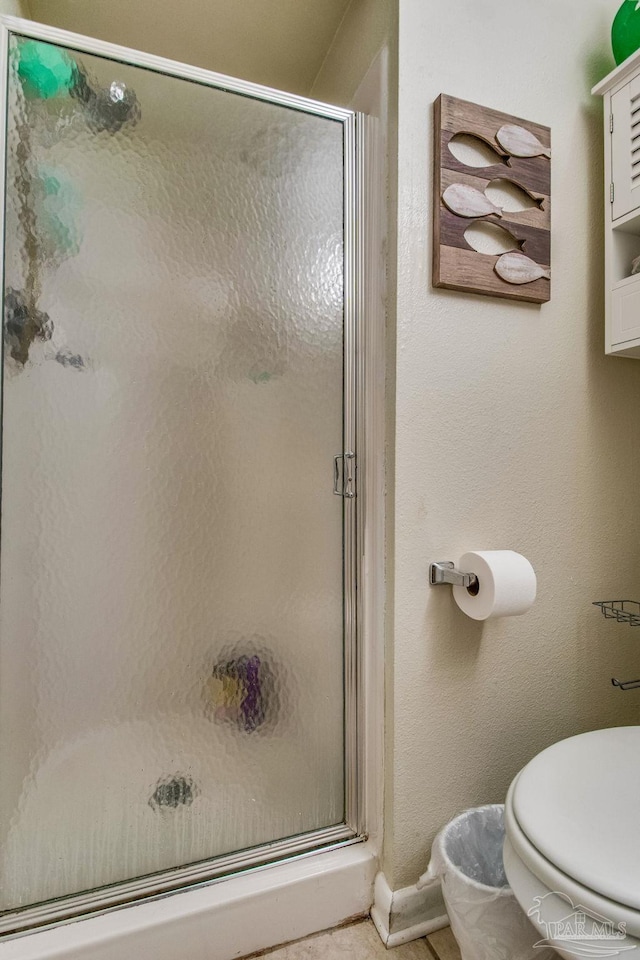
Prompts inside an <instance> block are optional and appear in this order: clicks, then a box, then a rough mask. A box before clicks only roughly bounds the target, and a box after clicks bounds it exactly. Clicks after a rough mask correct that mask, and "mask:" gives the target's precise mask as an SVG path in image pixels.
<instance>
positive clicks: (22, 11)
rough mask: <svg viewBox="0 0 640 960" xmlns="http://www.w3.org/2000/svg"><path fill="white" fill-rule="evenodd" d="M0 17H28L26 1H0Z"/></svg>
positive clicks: (28, 11) (29, 14)
mask: <svg viewBox="0 0 640 960" xmlns="http://www.w3.org/2000/svg"><path fill="white" fill-rule="evenodd" d="M0 16H6V17H27V18H28V17H30V16H31V13H30V10H29V4H28V3H27V0H0Z"/></svg>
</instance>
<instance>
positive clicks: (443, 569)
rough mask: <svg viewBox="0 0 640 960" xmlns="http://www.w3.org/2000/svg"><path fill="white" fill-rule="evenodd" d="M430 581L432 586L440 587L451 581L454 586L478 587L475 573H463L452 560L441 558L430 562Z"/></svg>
mask: <svg viewBox="0 0 640 960" xmlns="http://www.w3.org/2000/svg"><path fill="white" fill-rule="evenodd" d="M429 583H430V584H431V586H432V587H439V586H440V584H441V583H450V584H453V586H454V587H466V588H467V590H474V589H477V586H478V578H477V577H476V575H475V573H462V571H461V570H456V565H455V563H452V562H451V560H439V561H438V562H437V563H431V564H429Z"/></svg>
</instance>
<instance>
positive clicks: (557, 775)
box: [504, 727, 640, 960]
mask: <svg viewBox="0 0 640 960" xmlns="http://www.w3.org/2000/svg"><path fill="white" fill-rule="evenodd" d="M638 746H640V727H635V728H629V727H627V728H618V729H612V730H611V731H594V732H593V733H592V734H582V735H580V736H578V737H573V738H571V739H570V740H566V741H562V742H561V743H560V744H555V745H554V746H553V747H551V748H549V749H548V750H545V751H543V752H542V753H541V754H539V755H538V756H537V757H535V758H534V759H533V760H532V761H531V762H530V763H529V764H528V765H527V766H526V767H525V768H524V770H522V771H521V773H520V774H519V775H518V776H517V777H516V778H515V780H514V781H513V783H512V784H511V787H510V789H509V793H508V796H507V800H506V804H505V829H506V836H507V839H506V841H505V849H504V863H505V871H506V875H507V879H508V880H509V884H510V885H511V888H512V890H513V892H514V894H515V896H516V899H517V900H518V902H519V903H520V905H521V906H522V908H523V909H524V910H525V912H526V913H528V914H529V916H530V919H531V920H532V922H533V923H534V925H535V926H536V927H538V929H539V930H540V932H541V939H543V938H545V937H546V936H547V929H548V927H547V923H546V922H545V921H548V920H550V919H552V920H561V919H563V918H566V917H568V916H569V915H571V914H572V911H573V912H574V913H576V914H577V913H578V912H580V911H579V908H584V912H585V913H586V915H587V916H588V917H591V916H595V917H597V918H606V920H607V921H609V922H610V923H611V924H613V925H614V926H615V928H616V929H617V926H618V925H622V924H624V927H623V928H622V929H623V930H626V934H627V936H626V938H625V939H624V941H620V949H619V950H613V951H612V954H611V955H613V953H619V954H620V955H626V956H627V958H628V960H640V909H638V907H637V903H638V892H639V891H638V883H637V878H638V876H639V874H638V869H639V868H638V866H637V864H638V861H639V860H640V851H637V850H636V848H637V845H638V844H637V831H638V818H637V816H636V815H635V810H634V805H635V803H636V801H637V793H636V791H635V789H634V787H635V785H636V784H635V781H637V779H638V776H639V772H638V771H640V764H638V762H637V759H636V758H637V756H638V750H637V749H635V748H636V747H638ZM622 756H624V763H621V758H622ZM585 757H589V759H593V764H592V765H585V762H584V758H585ZM599 759H601V760H602V763H601V764H600V765H599V764H598V760H599ZM603 772H604V773H605V774H607V773H608V776H605V777H604V778H602V777H601V774H602V773H603ZM616 774H617V775H616ZM599 777H600V779H598V778H599ZM605 785H606V787H607V788H608V790H609V793H607V791H606V789H604V787H605ZM622 787H624V793H622V792H620V790H621V788H622ZM591 788H593V789H592V790H591ZM616 791H617V792H616ZM636 852H637V853H638V858H636V856H635V855H636ZM556 856H557V862H554V858H555V857H556ZM596 888H599V889H596ZM611 890H614V891H615V892H616V893H617V892H618V891H619V894H620V899H621V900H623V901H624V902H620V901H619V900H618V899H617V897H616V896H607V892H608V891H611ZM540 901H542V902H543V904H544V910H542V911H541V910H538V911H536V904H539V902H540ZM543 913H544V916H543V915H542V914H543ZM577 943H578V941H577V940H576V941H575V942H574V943H569V942H566V941H565V940H563V939H560V940H559V941H558V942H556V941H553V946H554V949H556V950H557V951H558V952H559V953H561V955H562V956H564V957H566V958H570V960H573V958H576V957H579V956H585V955H587V954H590V955H592V956H595V955H596V954H595V953H593V950H594V947H596V949H597V944H594V942H593V938H592V939H591V940H590V939H589V938H588V937H587V938H585V940H584V941H580V943H581V948H580V949H578V947H577V946H576V944H577ZM617 946H618V944H617V943H616V942H614V943H613V947H614V948H615V947H617ZM604 955H606V954H601V956H604Z"/></svg>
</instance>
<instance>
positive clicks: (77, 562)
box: [0, 25, 354, 912]
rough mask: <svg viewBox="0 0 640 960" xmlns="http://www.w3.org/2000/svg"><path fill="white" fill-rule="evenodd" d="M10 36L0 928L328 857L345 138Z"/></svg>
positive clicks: (239, 94)
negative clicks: (58, 911)
mask: <svg viewBox="0 0 640 960" xmlns="http://www.w3.org/2000/svg"><path fill="white" fill-rule="evenodd" d="M24 26H25V30H24V33H18V32H14V33H10V34H9V37H8V58H7V65H6V69H7V88H6V115H7V138H6V151H5V159H6V190H5V249H4V364H3V386H2V403H3V407H2V536H1V550H0V560H1V570H2V573H1V577H0V771H1V774H2V775H1V776H0V880H1V884H0V886H1V890H2V894H1V896H2V902H1V903H0V909H1V910H3V911H9V912H12V911H16V910H20V909H22V908H25V907H28V906H30V905H34V904H42V903H43V902H46V901H51V900H52V899H54V898H65V897H70V896H74V895H79V894H81V892H82V891H88V890H95V889H96V888H100V887H106V886H107V885H113V884H123V883H126V882H131V881H134V880H135V878H142V877H146V876H148V875H152V874H153V875H156V876H159V877H162V874H163V872H166V871H175V868H177V867H184V866H186V865H194V864H196V865H197V864H202V863H203V862H207V863H209V864H211V863H213V864H214V867H215V864H216V863H219V862H220V861H219V860H218V859H216V858H220V857H226V858H227V859H226V860H225V861H224V863H227V869H230V870H231V869H233V868H234V864H237V863H238V862H239V861H238V860H237V859H234V858H237V856H241V857H244V861H243V862H250V861H251V858H252V857H254V858H255V859H256V860H257V861H259V860H260V858H261V857H262V858H263V859H264V857H266V855H267V854H266V852H264V851H261V848H263V847H264V846H265V845H268V844H272V843H274V842H277V841H285V840H286V838H292V837H297V838H299V837H300V836H301V835H303V839H302V841H301V845H302V846H304V845H305V844H306V846H307V847H309V846H313V845H314V844H315V845H317V844H318V843H320V842H328V841H329V840H330V839H339V838H340V837H343V838H344V837H347V836H349V835H352V834H353V831H350V829H349V828H348V827H346V826H345V820H346V815H345V738H346V739H348V738H349V736H350V733H349V730H347V729H345V721H344V717H345V623H344V610H345V603H346V606H347V610H349V609H350V603H351V600H350V596H351V591H352V589H353V584H352V582H351V580H350V572H349V571H350V561H349V557H350V556H351V553H352V545H351V539H352V536H353V526H354V518H353V514H352V511H353V509H354V506H353V502H352V501H351V500H349V499H344V498H343V497H342V496H335V495H334V490H333V486H332V481H333V476H332V470H333V458H334V457H335V456H336V454H339V453H340V452H341V451H343V450H348V449H349V448H350V447H352V446H353V430H352V426H351V423H350V419H349V418H347V419H346V421H345V417H344V398H345V393H344V385H345V383H346V385H347V393H348V392H349V390H350V389H351V386H350V384H351V383H352V380H351V376H352V375H351V372H350V363H351V361H350V359H349V358H350V357H351V356H352V351H353V343H352V342H351V340H350V338H351V337H352V334H351V330H350V323H349V322H347V323H346V325H345V308H344V304H345V267H344V264H345V229H347V230H348V229H349V227H348V224H349V222H350V218H351V217H352V210H351V209H349V207H348V204H349V202H350V200H349V197H350V196H351V194H350V188H349V185H348V183H347V189H346V196H347V201H348V203H347V206H345V156H346V158H347V167H348V166H349V163H350V160H349V151H350V150H351V149H352V141H351V140H350V137H351V136H352V134H351V132H350V131H351V130H352V124H353V115H352V114H350V113H349V111H339V110H332V109H331V108H326V110H325V109H323V108H321V107H319V106H318V105H312V104H310V103H309V102H307V101H302V100H298V99H297V98H294V97H286V96H285V95H279V94H275V93H274V92H270V91H265V90H261V89H260V88H254V87H252V86H251V85H249V84H239V83H236V82H234V81H227V82H225V83H222V81H221V80H220V78H216V77H214V76H213V75H208V74H205V73H204V72H203V71H195V70H189V71H188V70H187V68H184V71H185V72H187V73H188V79H185V78H184V77H183V76H180V69H179V68H178V67H174V66H172V65H166V64H163V62H161V61H159V60H156V59H155V58H150V57H143V56H142V55H140V56H139V57H138V59H139V60H140V61H141V64H142V65H139V66H138V65H134V63H133V62H131V61H135V59H136V57H135V56H128V57H125V58H124V59H123V55H122V54H121V53H120V52H119V51H118V50H117V49H116V48H111V47H109V46H108V45H102V47H104V51H105V52H104V55H97V54H96V53H95V48H96V47H97V46H98V45H97V44H96V43H95V42H93V43H92V48H93V49H94V52H93V53H88V52H83V42H81V38H74V37H71V36H70V37H69V41H68V42H67V43H66V44H62V43H60V42H58V43H51V42H47V36H48V35H47V32H46V28H36V27H35V25H30V26H29V28H27V25H24ZM86 44H87V46H88V45H89V41H87V42H86ZM85 50H86V46H85ZM124 60H129V61H130V62H124ZM345 151H346V153H345ZM347 179H348V178H347ZM345 224H346V225H347V227H346V228H345ZM347 239H348V240H349V237H347ZM349 242H351V241H349ZM348 317H349V314H348V313H347V321H348ZM345 333H346V340H345ZM345 357H346V358H347V363H346V367H345ZM348 402H350V401H348ZM338 492H339V493H340V492H342V490H341V489H339V490H338ZM345 531H346V533H345ZM345 556H346V557H347V563H346V565H345ZM345 571H346V576H345ZM345 591H346V594H345ZM349 639H350V638H349V636H347V640H348V641H349ZM349 656H350V654H349V651H348V650H347V655H346V662H347V664H348V663H349ZM347 674H348V671H347ZM347 685H348V684H347ZM347 692H348V691H347ZM305 838H306V839H305ZM294 846H295V845H294ZM299 846H300V842H298V847H299ZM277 849H278V848H277V847H276V848H275V850H276V853H277ZM283 849H285V848H284V847H283ZM296 849H297V847H296ZM240 851H245V853H244V854H242V855H240V854H239V852H240ZM246 851H249V854H247V853H246ZM251 851H253V853H252V852H251ZM270 855H271V856H273V855H274V852H273V850H272V851H271V853H270ZM247 857H248V860H247ZM214 867H206V868H205V869H204V873H203V872H202V870H201V869H200V868H197V870H196V871H195V873H194V872H193V870H192V873H191V874H190V876H191V877H192V878H193V877H195V876H205V875H206V871H207V870H211V874H213V872H215V869H214ZM198 871H200V872H198ZM171 876H172V878H173V879H172V881H167V882H168V883H170V885H171V884H172V885H175V884H176V879H175V877H176V875H175V872H173V873H172V874H171ZM184 882H187V881H186V879H185V881H184ZM136 889H138V888H136ZM139 889H140V891H141V892H144V890H145V887H144V884H142V885H141V886H140V887H139ZM153 889H154V890H157V889H162V882H161V881H158V882H155V885H154V887H153ZM116 897H117V895H116Z"/></svg>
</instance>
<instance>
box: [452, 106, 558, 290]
mask: <svg viewBox="0 0 640 960" xmlns="http://www.w3.org/2000/svg"><path fill="white" fill-rule="evenodd" d="M434 113H435V136H434V144H435V163H434V203H433V285H434V287H446V288H447V289H449V290H462V291H465V292H467V293H479V294H485V295H487V296H493V297H503V298H506V299H513V300H526V301H529V302H531V303H546V302H547V301H548V300H549V299H550V297H551V201H550V197H551V131H550V129H549V127H544V126H541V125H540V124H538V123H531V122H529V121H527V120H521V119H520V118H519V117H513V116H510V115H509V114H506V113H500V112H499V111H497V110H491V109H490V108H488V107H481V106H478V105H477V104H475V103H469V102H468V101H467V100H459V99H457V98H456V97H450V96H447V95H446V94H441V96H439V97H438V99H437V100H436V102H435V104H434ZM462 135H464V140H466V141H468V140H469V138H475V140H476V141H479V142H480V144H481V145H482V146H483V151H484V153H485V154H486V155H487V164H488V165H487V166H484V167H482V166H477V160H475V161H474V164H475V165H471V163H470V162H469V163H465V162H464V161H463V160H462V159H460V156H461V154H460V151H459V149H456V154H457V156H454V153H453V152H452V150H451V149H450V148H449V144H450V143H451V141H452V140H454V138H456V137H461V136H462ZM461 142H462V141H461ZM487 147H490V148H491V151H490V152H489V151H487ZM489 153H490V155H489ZM493 154H495V160H494V159H493ZM468 159H469V158H468ZM482 160H483V158H482V157H481V159H480V162H481V163H482ZM505 181H509V182H510V184H511V185H512V187H511V189H512V190H516V189H517V190H518V191H521V194H520V196H522V197H523V198H524V199H525V200H526V201H527V202H526V203H524V204H521V206H522V207H523V209H518V210H515V209H507V206H508V204H507V203H505V205H504V206H501V205H500V200H498V199H497V196H498V195H499V192H498V185H501V186H502V185H504V182H505ZM492 184H493V185H494V186H493V187H492V186H491V185H492ZM487 188H490V190H489V193H490V194H491V197H489V196H488V195H487V193H486V191H487ZM483 220H485V221H487V222H488V223H495V224H500V226H502V227H504V229H505V230H508V232H509V233H510V234H512V236H513V237H514V238H515V240H516V241H517V243H518V250H517V251H510V252H508V253H502V254H501V255H500V254H495V255H494V254H488V253H481V252H479V251H477V250H474V249H473V248H472V247H471V246H470V244H469V243H468V242H467V240H466V239H465V232H466V230H467V229H468V227H469V225H470V224H472V223H479V222H482V221H483Z"/></svg>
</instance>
